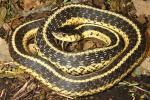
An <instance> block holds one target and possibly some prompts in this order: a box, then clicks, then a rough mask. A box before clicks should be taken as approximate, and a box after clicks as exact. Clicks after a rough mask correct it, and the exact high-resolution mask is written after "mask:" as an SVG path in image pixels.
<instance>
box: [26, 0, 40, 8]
mask: <svg viewBox="0 0 150 100" xmlns="http://www.w3.org/2000/svg"><path fill="white" fill-rule="evenodd" d="M38 6H41V3H40V1H39V0H24V10H30V9H33V8H36V7H38Z"/></svg>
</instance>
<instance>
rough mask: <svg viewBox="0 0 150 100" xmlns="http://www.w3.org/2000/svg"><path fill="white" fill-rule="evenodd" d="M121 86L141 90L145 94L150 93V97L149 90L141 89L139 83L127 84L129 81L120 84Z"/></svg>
mask: <svg viewBox="0 0 150 100" xmlns="http://www.w3.org/2000/svg"><path fill="white" fill-rule="evenodd" d="M119 84H120V85H128V86H130V87H131V86H133V87H134V88H136V89H139V90H141V91H143V92H145V93H148V94H149V95H150V92H149V91H147V90H145V89H143V88H141V87H139V86H137V85H138V84H137V83H133V84H132V83H130V82H127V81H124V82H120V83H119Z"/></svg>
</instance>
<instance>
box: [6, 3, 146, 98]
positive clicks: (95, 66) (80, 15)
mask: <svg viewBox="0 0 150 100" xmlns="http://www.w3.org/2000/svg"><path fill="white" fill-rule="evenodd" d="M71 25H75V26H77V27H76V28H75V29H74V30H79V33H80V34H81V35H82V37H83V38H87V37H94V38H98V39H100V40H102V41H104V42H106V44H107V46H105V47H103V48H95V49H92V50H86V51H81V52H66V51H62V50H61V49H59V47H57V46H56V43H55V41H54V38H58V39H59V38H60V39H62V40H63V39H64V40H65V41H75V40H76V39H75V36H76V34H71V33H66V35H67V36H66V37H65V36H64V37H63V35H60V37H59V36H58V34H55V32H56V33H57V31H58V29H60V28H61V27H65V26H71ZM66 30H67V29H66ZM29 31H34V32H37V34H36V37H35V41H36V45H37V47H38V55H30V54H29V53H28V52H27V51H26V50H25V46H24V44H25V41H26V37H30V35H31V33H32V32H31V33H30V32H29ZM28 32H29V33H28ZM53 32H54V33H53ZM52 33H53V34H52ZM23 40H24V41H23ZM9 50H10V54H11V56H12V58H13V60H14V61H16V62H17V63H18V64H20V65H21V66H20V68H22V69H25V71H26V72H28V73H30V74H31V75H33V76H34V77H35V78H37V79H38V80H39V81H40V82H42V83H43V84H45V85H47V86H48V87H49V88H50V89H52V90H54V91H56V92H58V93H60V94H63V95H67V96H72V97H77V96H86V95H91V94H94V93H98V92H102V91H104V90H106V89H108V88H110V87H112V86H114V85H115V84H116V83H118V82H119V81H121V80H122V79H123V78H124V77H125V76H126V75H127V74H128V73H129V72H131V71H132V70H133V68H135V67H136V66H137V65H138V64H139V63H140V62H141V60H142V59H143V57H144V55H145V50H146V39H145V35H144V33H141V32H140V30H139V28H138V27H137V26H136V25H135V24H134V23H133V22H131V21H130V20H129V19H127V18H126V17H123V16H122V15H119V14H116V13H114V12H110V11H106V10H100V9H97V8H94V7H90V6H86V5H81V4H70V5H66V6H63V7H60V8H59V9H57V10H56V11H54V12H53V14H52V15H50V16H49V17H48V18H43V19H39V20H34V21H30V22H27V23H25V24H23V25H20V26H19V27H18V28H16V30H15V31H14V32H13V34H12V35H11V39H10V41H9Z"/></svg>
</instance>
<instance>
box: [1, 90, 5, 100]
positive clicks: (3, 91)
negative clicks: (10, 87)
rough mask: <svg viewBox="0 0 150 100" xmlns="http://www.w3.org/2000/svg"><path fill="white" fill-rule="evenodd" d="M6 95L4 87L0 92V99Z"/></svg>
mask: <svg viewBox="0 0 150 100" xmlns="http://www.w3.org/2000/svg"><path fill="white" fill-rule="evenodd" d="M5 96H6V92H5V89H3V90H2V92H1V94H0V100H5Z"/></svg>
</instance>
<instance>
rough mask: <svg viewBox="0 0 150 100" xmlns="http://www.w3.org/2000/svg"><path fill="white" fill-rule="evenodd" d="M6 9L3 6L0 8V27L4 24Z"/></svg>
mask: <svg viewBox="0 0 150 100" xmlns="http://www.w3.org/2000/svg"><path fill="white" fill-rule="evenodd" d="M6 13H7V9H6V8H5V7H1V8H0V27H2V25H3V24H4V19H5V17H6Z"/></svg>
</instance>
